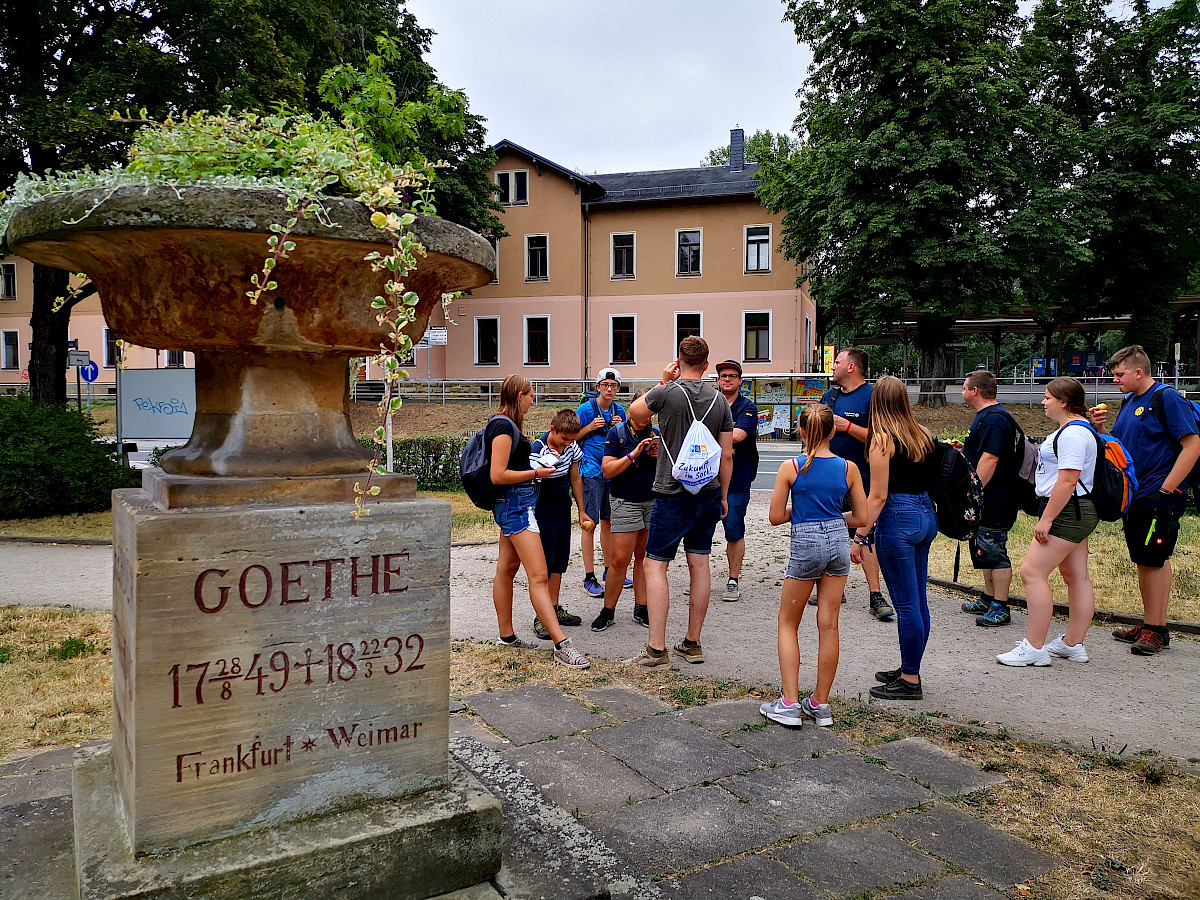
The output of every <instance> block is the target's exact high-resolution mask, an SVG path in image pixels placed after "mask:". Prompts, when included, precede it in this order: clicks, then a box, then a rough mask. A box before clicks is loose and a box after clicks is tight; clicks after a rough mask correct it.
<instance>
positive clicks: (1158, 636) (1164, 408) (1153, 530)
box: [1091, 344, 1200, 656]
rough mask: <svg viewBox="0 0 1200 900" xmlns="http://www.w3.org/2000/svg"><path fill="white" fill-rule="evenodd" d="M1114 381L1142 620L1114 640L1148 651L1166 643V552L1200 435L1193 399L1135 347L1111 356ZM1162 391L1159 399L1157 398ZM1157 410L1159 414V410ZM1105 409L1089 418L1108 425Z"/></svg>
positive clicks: (1199, 450) (1128, 540)
mask: <svg viewBox="0 0 1200 900" xmlns="http://www.w3.org/2000/svg"><path fill="white" fill-rule="evenodd" d="M1108 368H1109V370H1110V371H1111V372H1112V375H1113V381H1114V382H1116V384H1117V387H1119V388H1120V389H1121V390H1122V391H1124V392H1125V400H1124V402H1123V403H1122V404H1121V410H1120V412H1119V413H1117V420H1116V422H1115V423H1113V429H1112V433H1113V436H1114V437H1116V438H1117V439H1118V440H1119V441H1120V442H1121V443H1122V444H1124V445H1125V449H1126V450H1127V451H1128V452H1129V456H1130V459H1131V460H1132V462H1133V470H1134V472H1135V473H1136V474H1137V479H1138V489H1137V493H1136V494H1135V495H1134V498H1133V503H1132V504H1131V505H1130V507H1129V512H1128V513H1127V514H1126V515H1125V521H1124V528H1125V545H1126V546H1127V547H1128V548H1129V558H1130V559H1131V560H1133V562H1134V563H1135V564H1136V565H1137V572H1138V590H1139V591H1140V592H1141V594H1142V607H1143V614H1142V622H1141V623H1140V624H1138V625H1134V626H1133V627H1131V628H1119V629H1117V630H1116V631H1114V632H1113V637H1114V638H1116V639H1117V640H1118V641H1124V642H1125V643H1127V644H1132V645H1133V646H1132V647H1131V648H1130V650H1131V651H1132V652H1133V653H1136V654H1138V655H1139V656H1153V655H1154V654H1155V653H1158V652H1159V651H1160V650H1165V649H1166V648H1167V647H1169V646H1170V645H1171V632H1170V631H1169V630H1168V629H1167V601H1168V600H1169V599H1170V597H1171V555H1172V554H1173V553H1174V552H1175V541H1176V539H1177V538H1178V537H1179V519H1180V517H1181V516H1182V515H1183V509H1184V506H1185V505H1186V496H1185V494H1184V491H1185V490H1186V489H1187V475H1188V473H1189V472H1190V471H1191V470H1192V466H1194V465H1195V464H1196V460H1197V459H1200V435H1198V434H1197V429H1196V418H1195V416H1194V415H1193V414H1192V409H1191V406H1190V404H1189V403H1188V402H1187V401H1186V400H1185V399H1184V398H1183V397H1182V396H1181V395H1180V393H1179V392H1178V391H1177V390H1175V389H1174V388H1170V387H1167V386H1166V385H1163V384H1159V383H1158V382H1157V381H1155V380H1154V379H1153V378H1152V377H1151V376H1150V357H1149V356H1147V355H1146V351H1145V350H1143V349H1142V348H1141V347H1140V346H1138V345H1137V344H1134V345H1133V346H1130V347H1123V348H1122V349H1120V350H1118V351H1117V352H1116V353H1114V354H1113V356H1112V359H1110V360H1109V361H1108ZM1159 393H1161V395H1162V396H1161V397H1160V398H1158V399H1157V401H1156V398H1155V395H1156V394H1159ZM1159 410H1161V417H1160V415H1159V414H1158V411H1159ZM1107 415H1108V407H1107V406H1104V405H1101V406H1093V407H1092V409H1091V420H1092V423H1093V424H1094V425H1095V426H1096V427H1097V428H1098V429H1100V430H1101V431H1104V430H1105V428H1106V422H1105V420H1106V417H1107Z"/></svg>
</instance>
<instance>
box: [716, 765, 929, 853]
mask: <svg viewBox="0 0 1200 900" xmlns="http://www.w3.org/2000/svg"><path fill="white" fill-rule="evenodd" d="M721 783H722V784H723V785H724V786H725V787H726V788H727V789H728V790H730V791H732V792H733V793H735V794H737V795H738V796H739V797H742V798H744V799H745V800H747V801H748V802H750V803H751V804H753V805H754V806H755V807H756V808H758V809H759V810H761V811H763V812H765V813H767V814H769V815H772V816H777V817H779V819H780V820H781V821H783V822H785V823H786V824H787V825H788V827H789V829H790V830H791V832H792V833H793V834H804V833H813V832H817V831H821V830H823V829H825V828H829V827H832V826H835V825H852V824H854V823H855V822H858V821H859V820H860V819H865V818H869V817H872V816H881V815H884V814H886V813H890V812H896V811H897V810H901V809H905V808H906V807H910V806H917V805H918V804H921V803H927V802H929V801H930V800H933V799H934V794H933V793H931V792H930V791H927V790H925V788H923V787H921V786H920V785H919V784H917V783H916V782H914V781H911V780H910V779H908V778H905V777H904V776H902V775H897V774H896V773H895V772H889V771H888V770H887V769H885V768H883V767H882V766H876V765H872V764H871V763H868V762H864V761H863V760H862V759H860V758H858V757H857V756H853V755H849V754H842V755H839V756H832V757H823V758H821V759H810V760H805V761H804V762H798V763H794V764H792V765H790V766H778V767H776V768H774V769H761V770H759V771H757V772H751V773H749V774H747V775H736V776H734V777H732V778H727V779H725V780H724V781H723V782H721Z"/></svg>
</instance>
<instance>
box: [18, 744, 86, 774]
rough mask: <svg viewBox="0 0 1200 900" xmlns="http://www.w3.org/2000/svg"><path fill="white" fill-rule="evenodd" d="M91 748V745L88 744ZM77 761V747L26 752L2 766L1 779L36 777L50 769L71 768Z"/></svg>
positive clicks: (69, 745)
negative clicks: (15, 776) (74, 761)
mask: <svg viewBox="0 0 1200 900" xmlns="http://www.w3.org/2000/svg"><path fill="white" fill-rule="evenodd" d="M88 746H89V747H90V746H91V744H88ZM74 759H75V745H74V744H68V745H66V746H65V747H55V748H54V749H53V750H45V749H38V750H24V751H22V752H20V753H14V754H13V755H12V756H10V757H9V758H8V761H7V762H5V763H3V764H0V778H7V777H8V776H10V775H36V774H37V773H39V772H45V771H46V770H48V769H59V768H67V769H70V768H71V762H72V761H73V760H74Z"/></svg>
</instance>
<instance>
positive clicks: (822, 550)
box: [759, 403, 867, 727]
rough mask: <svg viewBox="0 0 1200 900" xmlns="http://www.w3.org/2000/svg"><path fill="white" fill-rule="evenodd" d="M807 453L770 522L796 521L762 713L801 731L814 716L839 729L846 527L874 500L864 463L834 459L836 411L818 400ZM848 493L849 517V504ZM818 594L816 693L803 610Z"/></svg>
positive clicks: (786, 479) (808, 413) (786, 467)
mask: <svg viewBox="0 0 1200 900" xmlns="http://www.w3.org/2000/svg"><path fill="white" fill-rule="evenodd" d="M797 430H798V431H799V432H800V434H801V437H802V438H803V440H804V453H803V454H801V455H799V456H797V457H795V458H794V459H789V460H788V461H787V462H785V463H784V464H783V465H782V466H780V467H779V473H778V474H777V475H776V476H775V493H773V494H772V495H771V508H770V511H769V512H768V514H767V515H768V519H769V521H770V522H771V524H772V525H782V524H783V523H784V522H789V521H790V522H791V523H792V546H791V552H790V554H789V556H788V565H787V572H786V574H785V575H784V580H783V593H782V595H781V596H780V598H779V629H778V636H777V644H778V647H779V679H780V682H781V689H780V696H779V699H778V700H773V701H771V702H769V703H764V704H763V705H762V706H761V707H759V712H760V713H762V714H763V715H764V716H766V717H767V718H768V719H771V720H772V721H774V722H779V723H780V724H782V725H789V726H792V727H797V726H799V725H800V724H802V722H803V719H804V717H806V716H807V717H808V718H810V719H812V720H813V721H814V722H816V723H817V724H818V725H832V724H833V713H832V712H831V711H830V708H829V690H830V688H832V687H833V677H834V675H835V674H836V673H837V666H838V658H839V655H840V641H839V636H838V614H839V612H840V610H841V605H842V591H843V590H844V589H845V587H846V576H848V575H849V574H850V538H849V532H848V530H847V528H846V526H847V525H849V526H851V527H854V526H857V525H861V524H862V523H863V522H864V521H865V519H866V513H867V498H866V495H865V494H864V493H863V483H862V474H861V473H860V472H859V471H858V466H857V465H855V464H854V463H852V462H847V461H846V460H844V459H842V458H841V457H840V456H835V455H834V453H833V451H832V450H830V449H829V439H830V438H831V437H832V436H833V410H832V409H831V408H830V407H828V406H825V405H824V404H821V403H811V404H809V405H808V406H806V407H805V408H804V409H803V411H802V412H801V413H800V425H799V428H798V429H797ZM847 494H848V495H849V497H850V512H847V513H843V512H842V507H843V505H844V503H845V499H846V496H847ZM814 586H815V587H816V589H817V685H816V688H815V689H814V690H813V692H812V694H811V695H810V696H808V697H805V698H804V699H803V700H800V699H799V695H800V643H799V640H798V638H797V632H798V630H799V628H800V620H801V618H802V617H803V616H804V608H805V606H806V605H807V604H808V598H809V596H810V595H811V594H812V590H813V587H814Z"/></svg>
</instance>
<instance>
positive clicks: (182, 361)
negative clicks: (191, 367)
mask: <svg viewBox="0 0 1200 900" xmlns="http://www.w3.org/2000/svg"><path fill="white" fill-rule="evenodd" d="M165 352H166V354H167V355H166V358H165V361H164V366H165V368H168V369H182V368H184V367H185V366H186V365H187V357H186V356H185V355H184V351H183V350H167V351H165ZM172 353H178V354H179V365H172V363H171V354H172Z"/></svg>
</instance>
